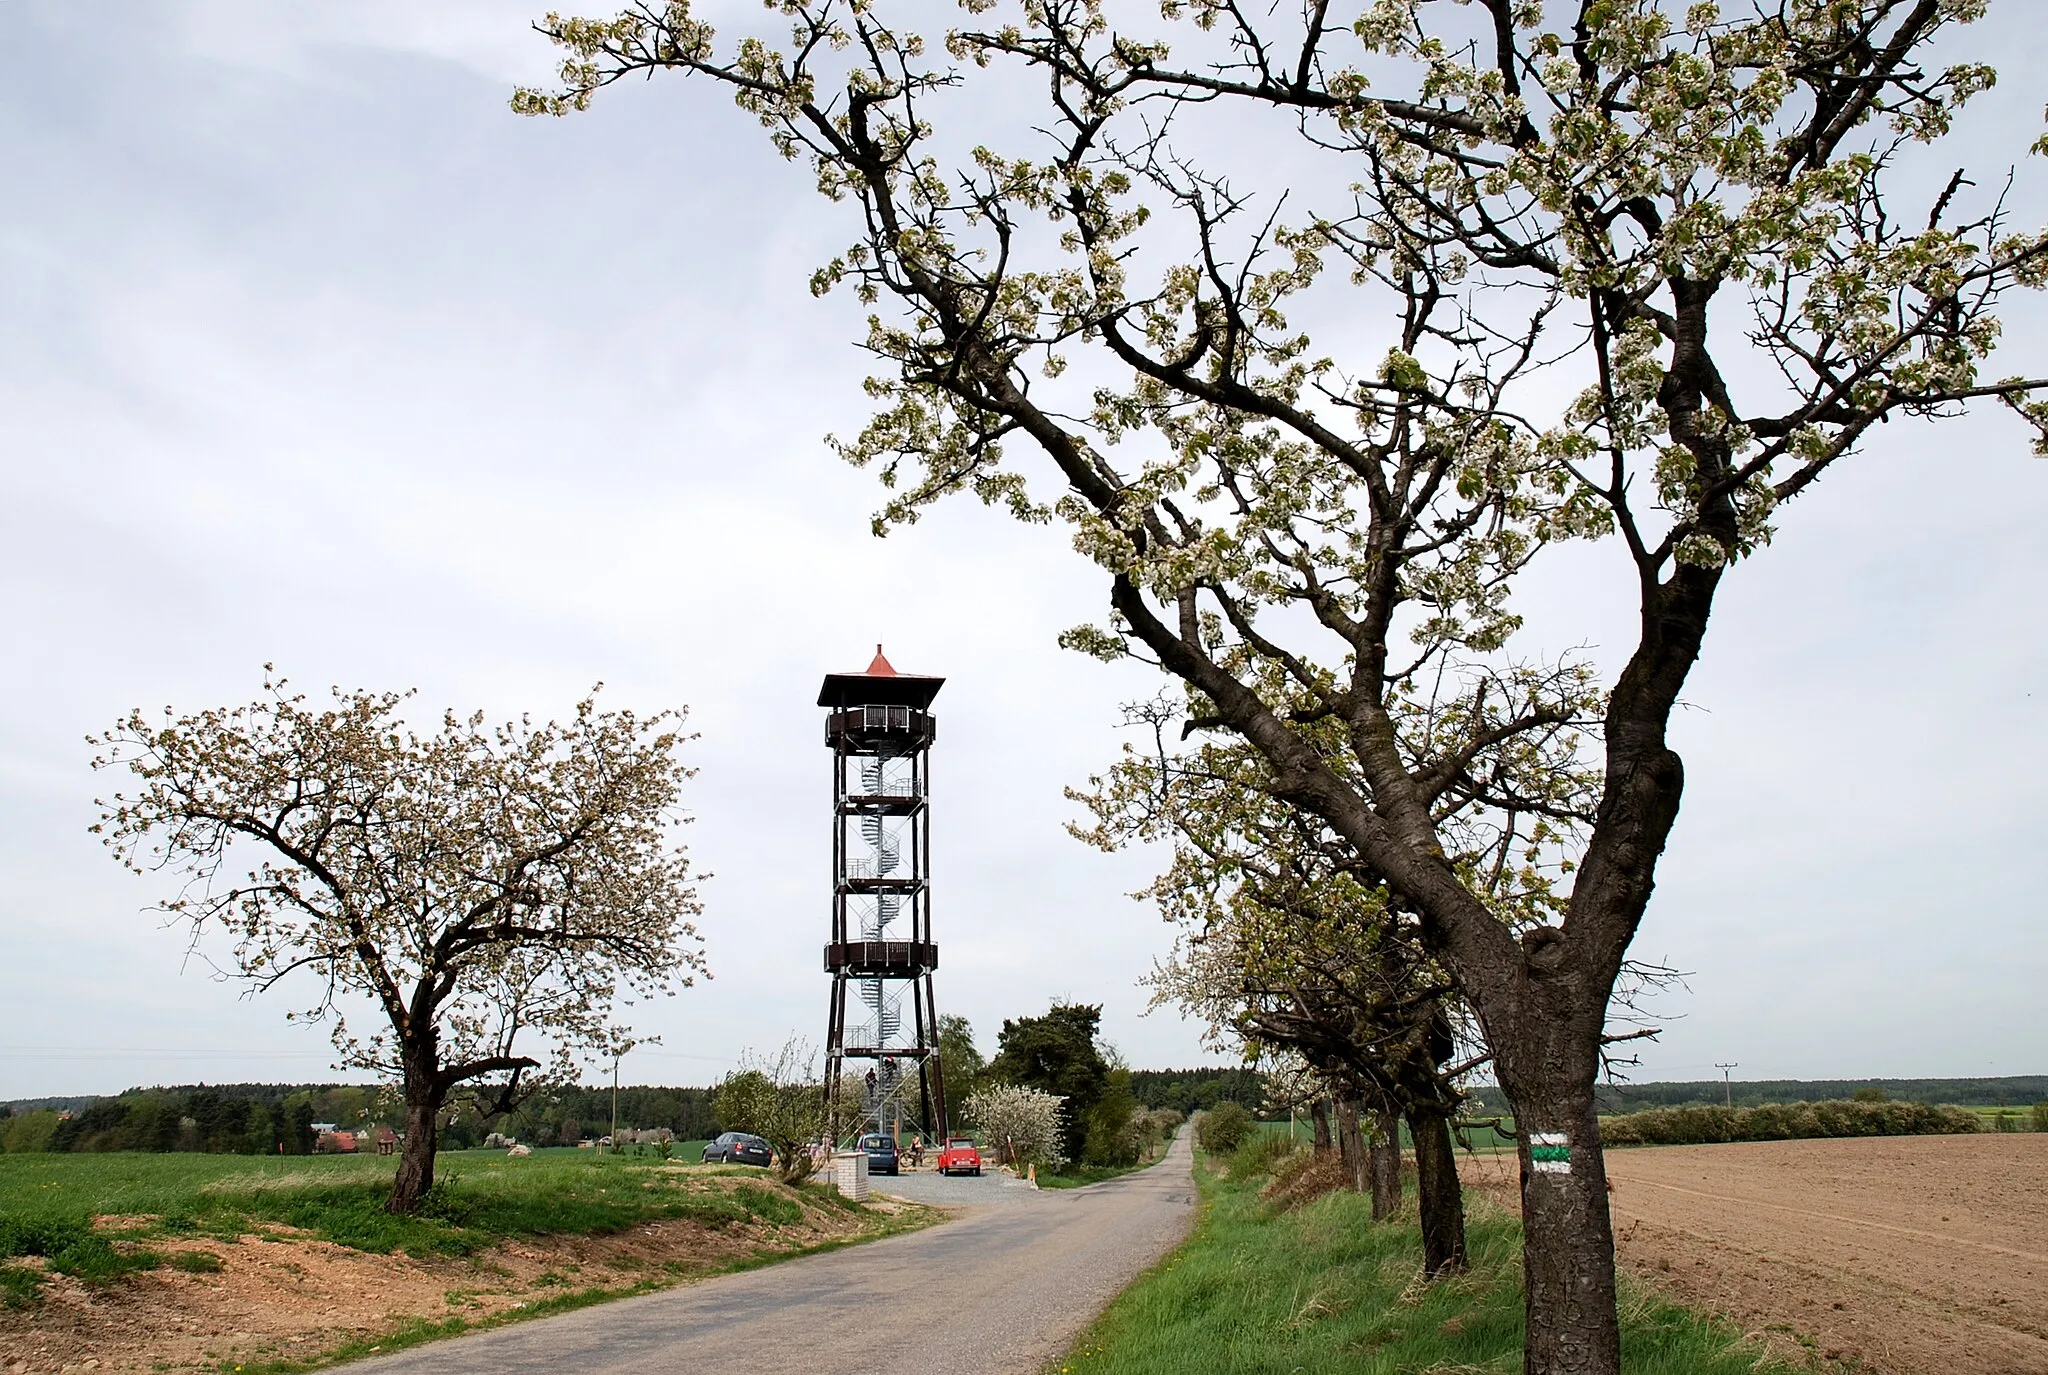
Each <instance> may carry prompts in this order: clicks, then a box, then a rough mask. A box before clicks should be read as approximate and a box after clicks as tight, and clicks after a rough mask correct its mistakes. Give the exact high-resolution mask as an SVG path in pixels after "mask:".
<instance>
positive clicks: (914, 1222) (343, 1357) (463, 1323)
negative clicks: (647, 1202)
mask: <svg viewBox="0 0 2048 1375" xmlns="http://www.w3.org/2000/svg"><path fill="white" fill-rule="evenodd" d="M806 1187H810V1186H806ZM829 1197H830V1200H831V1201H832V1202H833V1203H835V1204H840V1206H843V1207H845V1208H847V1209H848V1210H850V1211H855V1212H859V1211H865V1210H863V1209H861V1208H860V1207H859V1205H857V1204H851V1203H844V1202H843V1201H842V1200H841V1199H840V1197H839V1195H838V1193H837V1192H836V1191H834V1192H831V1193H830V1194H829ZM943 1216H944V1214H942V1213H940V1212H938V1211H937V1210H935V1209H919V1210H915V1211H906V1212H903V1213H899V1214H895V1215H893V1216H892V1215H884V1216H881V1217H880V1218H878V1219H877V1222H876V1225H875V1227H874V1229H873V1230H871V1231H869V1232H865V1233H863V1234H862V1235H860V1236H856V1237H837V1238H834V1239H832V1240H829V1241H821V1242H818V1243H816V1244H815V1245H811V1246H806V1247H803V1248H801V1249H797V1250H790V1251H778V1252H773V1253H764V1254H756V1255H752V1256H746V1257H742V1258H741V1259H738V1260H733V1261H728V1262H726V1263H725V1264H723V1265H719V1266H715V1267H711V1268H708V1269H701V1270H695V1271H692V1272H691V1273H690V1274H689V1275H688V1276H687V1279H688V1280H689V1281H690V1282H693V1283H694V1282H696V1281H698V1280H705V1279H710V1278H713V1277H714V1276H718V1275H731V1274H738V1273H740V1272H741V1271H745V1270H758V1269H761V1268H762V1267H763V1266H767V1265H774V1264H777V1263H778V1262H781V1261H785V1260H795V1259H797V1258H798V1257H800V1256H815V1255H822V1254H823V1253H825V1252H827V1251H838V1250H842V1249H844V1248H845V1247H848V1246H858V1245H860V1244H861V1243H863V1242H868V1241H879V1240H880V1239H881V1238H883V1237H887V1236H895V1235H896V1234H898V1233H900V1232H914V1231H918V1230H920V1229H922V1228H925V1227H928V1226H930V1225H932V1224H933V1223H934V1222H937V1221H940V1220H941V1219H942V1218H943ZM679 1282H681V1281H680V1280H679V1279H678V1277H677V1276H675V1275H673V1274H670V1275H651V1276H648V1277H646V1278H643V1279H641V1280H639V1281H637V1282H635V1283H633V1284H628V1285H614V1286H610V1287H605V1286H601V1285H599V1286H593V1287H591V1288H587V1289H572V1290H567V1291H564V1292H562V1293H559V1294H550V1295H548V1296H547V1297H545V1298H541V1299H535V1300H532V1301H529V1302H527V1303H524V1304H521V1305H520V1306H519V1307H517V1308H515V1309H512V1310H510V1311H508V1312H504V1313H498V1314H494V1315H492V1316H490V1317H484V1318H474V1317H470V1318H464V1317H454V1318H443V1319H439V1320H436V1319H432V1318H407V1319H405V1320H403V1321H401V1322H398V1323H395V1324H393V1325H392V1327H390V1328H389V1329H388V1330H386V1331H384V1332H381V1333H378V1334H376V1335H373V1336H366V1337H356V1338H352V1339H351V1340H349V1341H347V1342H344V1343H342V1344H341V1345H339V1346H336V1347H331V1348H329V1349H328V1350H325V1351H322V1352H318V1353H315V1354H312V1355H309V1356H305V1357H299V1358H288V1359H281V1360H269V1361H263V1360H256V1361H245V1362H235V1363H233V1365H232V1368H233V1370H234V1371H235V1372H239V1375H302V1372H305V1371H311V1370H324V1369H326V1368H327V1367H329V1366H335V1365H340V1364H342V1363H344V1362H347V1361H355V1360H361V1359H362V1358H364V1357H366V1356H373V1355H380V1354H382V1355H389V1354H390V1353H392V1352H395V1351H403V1350H405V1349H407V1348H408V1347H414V1346H424V1345H426V1344H427V1343H428V1342H434V1341H439V1340H441V1339H442V1338H444V1337H458V1336H461V1335H462V1334H464V1333H467V1332H483V1331H488V1330H490V1329H492V1328H497V1327H505V1326H508V1325H510V1324H512V1323H518V1322H530V1321H532V1320H533V1319H535V1318H548V1317H553V1316H555V1315H556V1314H558V1313H570V1312H574V1311H576V1310H577V1309H580V1308H590V1307H593V1306H595V1305H597V1304H600V1303H610V1302H612V1301H613V1300H614V1299H624V1298H631V1297H633V1296H634V1295H636V1294H651V1293H654V1292H656V1291H657V1290H661V1289H667V1288H671V1287H673V1286H674V1285H675V1284H677V1283H679ZM226 1368H227V1367H226V1366H224V1367H223V1369H224V1370H225V1369H226Z"/></svg>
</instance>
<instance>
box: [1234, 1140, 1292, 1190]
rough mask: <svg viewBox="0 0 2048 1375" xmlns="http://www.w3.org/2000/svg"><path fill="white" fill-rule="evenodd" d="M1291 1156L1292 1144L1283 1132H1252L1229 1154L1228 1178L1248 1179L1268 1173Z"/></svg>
mask: <svg viewBox="0 0 2048 1375" xmlns="http://www.w3.org/2000/svg"><path fill="white" fill-rule="evenodd" d="M1293 1154H1294V1142H1292V1141H1291V1140H1289V1139H1288V1137H1287V1134H1286V1133H1285V1132H1262V1131H1258V1130H1253V1131H1251V1132H1249V1133H1247V1134H1246V1135H1245V1138H1244V1140H1242V1141H1241V1142H1239V1143H1238V1147H1237V1149H1236V1150H1234V1151H1232V1152H1231V1153H1230V1177H1231V1178H1232V1179H1250V1178H1251V1177H1252V1176H1253V1175H1258V1174H1267V1173H1270V1172H1271V1171H1272V1170H1273V1168H1274V1167H1275V1166H1276V1165H1278V1164H1280V1162H1282V1161H1284V1160H1286V1159H1287V1157H1289V1156H1290V1155H1293Z"/></svg>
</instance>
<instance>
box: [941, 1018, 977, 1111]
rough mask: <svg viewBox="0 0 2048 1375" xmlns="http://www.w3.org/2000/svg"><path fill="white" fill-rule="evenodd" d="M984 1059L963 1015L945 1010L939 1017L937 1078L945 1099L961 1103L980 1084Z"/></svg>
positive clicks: (971, 1026)
mask: <svg viewBox="0 0 2048 1375" xmlns="http://www.w3.org/2000/svg"><path fill="white" fill-rule="evenodd" d="M987 1070H988V1061H987V1060H985V1059H983V1058H982V1054H981V1050H980V1048H979V1047H977V1046H976V1045H975V1044H974V1027H973V1025H972V1024H971V1023H970V1022H968V1020H967V1019H966V1018H965V1017H962V1016H959V1015H958V1014H948V1015H946V1016H942V1017H940V1018H939V1082H940V1083H942V1084H944V1085H945V1086H946V1101H947V1102H948V1103H959V1104H964V1103H965V1102H966V1101H967V1100H968V1099H969V1098H971V1097H973V1096H974V1091H975V1090H976V1089H977V1088H979V1087H981V1079H982V1075H983V1074H984V1073H986V1072H987Z"/></svg>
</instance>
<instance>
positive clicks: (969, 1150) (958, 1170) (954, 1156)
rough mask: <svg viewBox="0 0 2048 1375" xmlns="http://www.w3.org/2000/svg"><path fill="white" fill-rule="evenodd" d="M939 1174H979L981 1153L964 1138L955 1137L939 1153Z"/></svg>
mask: <svg viewBox="0 0 2048 1375" xmlns="http://www.w3.org/2000/svg"><path fill="white" fill-rule="evenodd" d="M939 1173H940V1174H980V1173H981V1152H980V1151H978V1150H976V1149H974V1143H973V1142H972V1141H969V1140H968V1139H967V1138H966V1137H964V1136H956V1137H954V1138H953V1139H951V1140H950V1141H948V1142H947V1143H946V1149H944V1150H943V1151H940V1152H939Z"/></svg>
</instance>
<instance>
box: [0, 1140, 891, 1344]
mask: <svg viewBox="0 0 2048 1375" xmlns="http://www.w3.org/2000/svg"><path fill="white" fill-rule="evenodd" d="M694 1144H695V1145H696V1147H697V1149H695V1150H690V1151H687V1152H684V1151H678V1152H676V1153H675V1157H676V1163H680V1162H681V1160H683V1159H684V1158H686V1157H687V1158H695V1157H697V1156H699V1155H701V1153H702V1145H701V1143H694ZM668 1164H669V1162H664V1161H663V1160H662V1159H661V1158H660V1157H659V1155H657V1154H654V1153H653V1152H651V1151H650V1152H648V1153H646V1154H642V1155H634V1154H630V1153H627V1154H620V1155H612V1154H606V1155H602V1156H600V1155H597V1154H595V1153H594V1152H592V1151H581V1150H576V1149H573V1148H571V1149H560V1150H552V1151H539V1152H536V1153H535V1154H533V1155H531V1156H528V1157H524V1158H519V1159H513V1158H510V1157H508V1156H506V1155H505V1154H503V1153H502V1152H499V1151H455V1152H446V1153H444V1154H442V1155H441V1157H440V1158H439V1161H438V1166H437V1172H436V1181H435V1184H434V1188H433V1191H432V1192H431V1193H430V1194H429V1195H428V1196H427V1200H426V1202H425V1204H424V1205H423V1206H422V1208H421V1209H420V1211H419V1213H418V1214H416V1215H414V1216H411V1217H393V1216H391V1215H390V1214H388V1213H386V1212H385V1211H384V1199H385V1196H386V1194H387V1193H388V1191H389V1189H390V1184H391V1176H392V1173H393V1171H394V1169H395V1168H396V1161H395V1160H394V1159H393V1158H391V1157H389V1156H383V1157H379V1156H374V1155H370V1156H346V1155H336V1156H287V1157H282V1158H279V1159H267V1158H260V1157H251V1156H234V1155H197V1154H144V1153H125V1152H124V1153H112V1154H105V1155H92V1154H85V1155H70V1154H64V1155H58V1154H26V1155H6V1156H0V1301H4V1302H6V1303H8V1304H10V1305H13V1306H19V1305H21V1304H23V1303H26V1302H30V1301H32V1300H33V1298H34V1295H35V1293H36V1289H37V1286H38V1284H39V1283H40V1279H39V1278H38V1276H39V1275H40V1274H41V1271H40V1270H39V1269H37V1268H35V1267H33V1266H25V1265H22V1264H20V1263H18V1262H17V1263H15V1264H8V1263H6V1262H8V1261H10V1260H13V1259H15V1258H18V1257H29V1256H33V1257H41V1258H42V1260H43V1262H44V1263H45V1265H46V1266H47V1268H48V1269H49V1270H53V1271H56V1272H58V1273H61V1274H68V1275H74V1276H77V1277H78V1278H80V1279H83V1280H85V1281H87V1282H88V1283H111V1282H113V1281H115V1280H118V1279H119V1278H120V1277H121V1276H122V1275H124V1274H127V1273H130V1272H132V1271H135V1270H141V1269H152V1268H155V1267H157V1266H159V1265H162V1264H167V1263H170V1264H187V1265H190V1264H195V1263H196V1264H204V1262H203V1261H200V1262H192V1261H189V1260H187V1259H184V1258H181V1257H174V1256H173V1257H167V1256H166V1255H164V1254H161V1253H159V1252H157V1251H155V1250H153V1249H152V1248H151V1243H152V1242H156V1241H160V1240H162V1239H165V1238H172V1237H181V1236H213V1237H221V1238H226V1239H232V1238H234V1237H237V1236H240V1235H243V1234H246V1233H251V1232H254V1233H258V1234H261V1233H263V1232H265V1231H267V1230H270V1229H272V1228H274V1227H276V1226H280V1225H281V1226H286V1227H291V1228H296V1229H300V1230H302V1231H303V1232H306V1233H310V1234H311V1235H313V1236H315V1237H318V1238H320V1239H321V1240H324V1241H331V1242H334V1243H336V1244H338V1245H342V1246H349V1247H353V1248H355V1249H358V1250H363V1251H372V1252H378V1253H387V1254H388V1253H390V1252H393V1251H403V1252H405V1253H407V1254H409V1255H413V1256H428V1255H469V1254H472V1253H475V1252H477V1251H480V1250H483V1249H484V1248H486V1247H488V1246H490V1245H493V1244H495V1243H496V1242H498V1241H499V1240H501V1239H504V1238H508V1237H521V1236H571V1235H574V1236H588V1235H603V1234H606V1233H611V1232H617V1231H621V1230H623V1229H625V1228H627V1227H630V1226H632V1225H634V1224H635V1223H639V1222H645V1221H652V1220H656V1219H664V1218H686V1219H689V1220H691V1221H694V1222H697V1223H699V1224H701V1225H703V1226H707V1227H711V1228H723V1227H726V1226H730V1225H733V1224H743V1223H747V1222H753V1221H758V1222H765V1223H770V1224H789V1223H794V1222H797V1221H799V1220H800V1219H801V1217H802V1216H803V1208H802V1207H801V1206H800V1205H799V1203H798V1201H797V1199H796V1198H795V1197H793V1196H791V1194H790V1193H789V1191H788V1190H786V1189H783V1188H781V1187H780V1186H778V1185H776V1184H775V1183H774V1182H773V1177H772V1176H770V1175H768V1174H767V1172H765V1171H759V1170H748V1169H744V1168H739V1167H735V1168H732V1169H720V1168H716V1167H714V1168H712V1169H709V1170H705V1169H690V1170H682V1169H677V1168H665V1166H667V1165H668ZM727 1176H741V1177H745V1178H747V1179H748V1181H749V1182H748V1183H746V1184H742V1185H739V1186H738V1187H734V1186H732V1185H731V1184H730V1183H729V1182H728V1179H727V1178H726V1177H727ZM806 1196H807V1197H808V1198H809V1199H810V1200H811V1202H812V1204H813V1206H823V1207H828V1208H844V1209H851V1208H855V1205H853V1204H848V1203H845V1202H844V1201H843V1200H841V1199H840V1198H839V1196H838V1194H837V1193H836V1192H834V1191H831V1190H828V1189H826V1188H825V1187H823V1186H822V1185H818V1186H813V1187H812V1188H811V1189H810V1190H809V1192H808V1193H807V1195H806Z"/></svg>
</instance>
